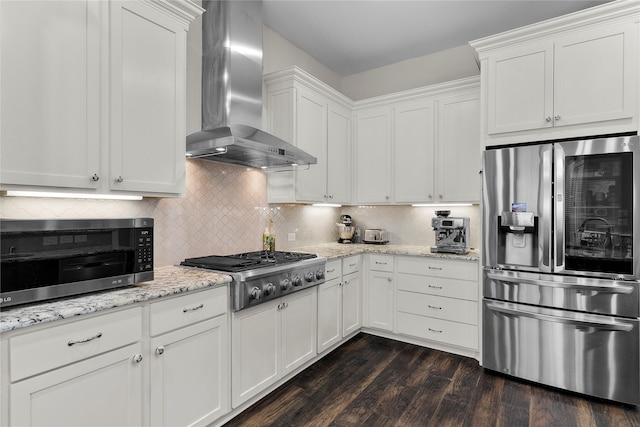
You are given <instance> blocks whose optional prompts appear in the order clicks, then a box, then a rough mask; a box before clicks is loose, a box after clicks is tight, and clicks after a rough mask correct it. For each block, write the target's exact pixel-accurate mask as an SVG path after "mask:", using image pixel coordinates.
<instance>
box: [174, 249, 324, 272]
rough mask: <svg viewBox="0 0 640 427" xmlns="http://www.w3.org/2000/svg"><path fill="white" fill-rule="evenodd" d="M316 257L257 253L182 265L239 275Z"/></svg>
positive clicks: (311, 255) (192, 259) (299, 254)
mask: <svg viewBox="0 0 640 427" xmlns="http://www.w3.org/2000/svg"><path fill="white" fill-rule="evenodd" d="M316 257H317V255H316V254H308V253H303V252H282V251H255V252H245V253H241V254H235V255H210V256H204V257H198V258H187V259H185V260H184V261H182V262H181V263H180V265H183V266H186V267H197V268H206V269H209V270H218V271H226V272H229V273H237V272H240V271H247V270H252V269H257V268H264V267H274V266H281V265H285V264H290V263H294V262H298V261H302V260H305V259H312V258H316Z"/></svg>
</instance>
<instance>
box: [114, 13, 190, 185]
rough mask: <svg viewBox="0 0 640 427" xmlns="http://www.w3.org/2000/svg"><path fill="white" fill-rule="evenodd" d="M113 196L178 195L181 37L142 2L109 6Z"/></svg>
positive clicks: (182, 129)
mask: <svg viewBox="0 0 640 427" xmlns="http://www.w3.org/2000/svg"><path fill="white" fill-rule="evenodd" d="M110 28H111V43H110V47H111V51H110V61H111V162H110V163H111V165H110V172H111V176H110V180H109V183H110V184H109V185H110V188H111V189H112V190H126V191H139V192H145V193H168V194H180V193H184V189H185V134H186V124H185V120H186V116H185V111H186V105H185V103H186V88H185V85H186V31H185V28H184V27H183V26H182V25H180V24H179V23H177V21H176V20H174V19H172V18H170V17H169V16H168V15H165V14H164V13H162V12H159V11H157V10H156V9H154V8H153V6H150V5H146V4H144V3H143V2H114V3H112V4H111V26H110Z"/></svg>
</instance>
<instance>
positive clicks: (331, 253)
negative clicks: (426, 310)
mask: <svg viewBox="0 0 640 427" xmlns="http://www.w3.org/2000/svg"><path fill="white" fill-rule="evenodd" d="M293 250H294V251H296V252H310V253H315V254H318V255H320V256H323V257H325V258H327V260H331V259H335V258H342V257H345V256H350V255H357V254H362V253H376V254H389V255H413V256H423V257H433V258H445V259H455V260H461V261H478V260H479V259H480V254H479V253H478V251H477V250H472V251H470V252H469V253H468V254H465V255H456V254H445V253H431V246H418V245H389V244H386V245H374V244H364V243H350V244H345V243H321V244H318V245H310V246H303V247H299V248H295V249H293Z"/></svg>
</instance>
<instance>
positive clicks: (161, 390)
mask: <svg viewBox="0 0 640 427" xmlns="http://www.w3.org/2000/svg"><path fill="white" fill-rule="evenodd" d="M151 352H152V354H151V355H150V357H151V425H154V426H178V425H180V426H195V425H208V424H209V423H211V422H213V421H214V420H215V419H216V418H218V417H220V416H221V415H223V414H225V413H226V412H228V411H229V410H230V409H229V400H228V396H229V391H230V387H229V362H228V357H227V354H228V343H227V317H226V315H222V316H219V317H216V318H215V319H211V320H207V321H204V322H201V323H197V324H196V325H193V326H189V327H185V328H182V329H178V330H177V331H174V332H171V333H168V334H165V335H162V336H160V337H158V338H155V339H153V340H152V341H151Z"/></svg>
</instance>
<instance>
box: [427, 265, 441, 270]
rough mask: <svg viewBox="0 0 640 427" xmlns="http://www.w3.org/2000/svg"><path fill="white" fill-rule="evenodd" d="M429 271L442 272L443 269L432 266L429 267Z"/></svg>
mask: <svg viewBox="0 0 640 427" xmlns="http://www.w3.org/2000/svg"><path fill="white" fill-rule="evenodd" d="M429 270H442V267H431V266H429Z"/></svg>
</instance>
